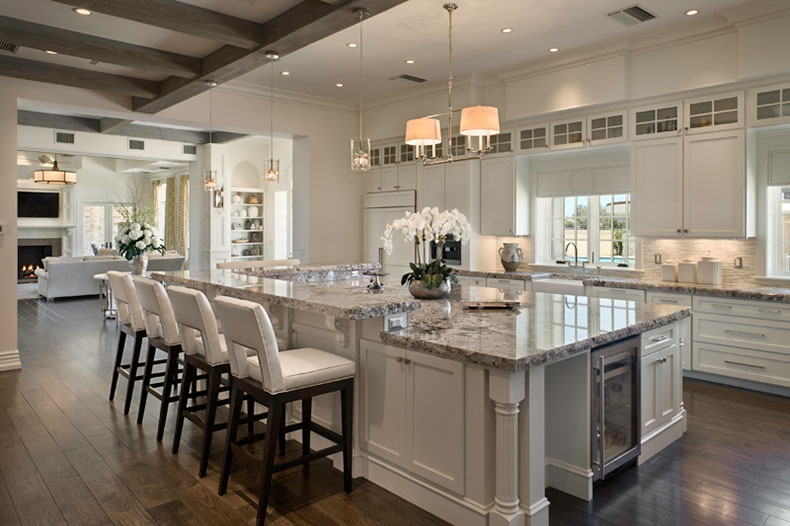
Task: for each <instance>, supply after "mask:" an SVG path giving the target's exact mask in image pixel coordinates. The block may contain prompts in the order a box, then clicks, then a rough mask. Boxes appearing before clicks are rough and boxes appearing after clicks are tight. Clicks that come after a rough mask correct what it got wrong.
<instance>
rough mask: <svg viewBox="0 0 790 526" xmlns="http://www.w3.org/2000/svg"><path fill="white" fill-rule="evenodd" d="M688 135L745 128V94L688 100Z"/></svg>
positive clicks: (733, 93) (736, 93) (686, 108)
mask: <svg viewBox="0 0 790 526" xmlns="http://www.w3.org/2000/svg"><path fill="white" fill-rule="evenodd" d="M684 116H685V124H684V128H685V130H686V132H687V133H702V132H708V131H715V130H726V129H729V128H741V127H743V92H742V91H736V92H732V93H723V94H721V95H714V96H707V97H700V98H696V99H688V100H686V101H685V111H684Z"/></svg>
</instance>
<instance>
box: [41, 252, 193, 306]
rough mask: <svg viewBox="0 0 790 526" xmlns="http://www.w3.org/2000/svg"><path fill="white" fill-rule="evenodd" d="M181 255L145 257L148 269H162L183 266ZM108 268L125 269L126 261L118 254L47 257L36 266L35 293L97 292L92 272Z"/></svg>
mask: <svg viewBox="0 0 790 526" xmlns="http://www.w3.org/2000/svg"><path fill="white" fill-rule="evenodd" d="M184 259H185V258H184V256H179V255H178V254H174V255H170V254H166V255H164V256H159V255H157V256H155V257H149V259H148V270H152V271H160V272H166V271H170V270H181V269H183V268H184ZM108 270H118V271H121V272H128V271H129V270H130V266H129V262H128V261H127V260H126V259H124V258H122V257H121V256H85V257H81V258H67V257H49V258H45V259H44V268H43V269H38V270H36V276H37V277H38V295H39V296H43V297H45V298H47V300H48V301H52V300H53V299H55V298H69V297H73V296H90V295H96V294H98V293H99V282H98V281H97V280H95V279H93V276H95V275H96V274H102V273H104V272H107V271H108Z"/></svg>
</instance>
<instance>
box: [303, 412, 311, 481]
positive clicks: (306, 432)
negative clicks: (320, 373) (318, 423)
mask: <svg viewBox="0 0 790 526" xmlns="http://www.w3.org/2000/svg"><path fill="white" fill-rule="evenodd" d="M312 415H313V399H312V398H305V399H304V400H302V426H304V427H302V456H306V455H309V454H310V420H311V418H312ZM302 466H303V468H302V469H303V470H304V472H305V473H307V472H308V471H310V462H308V461H305V463H304V464H302Z"/></svg>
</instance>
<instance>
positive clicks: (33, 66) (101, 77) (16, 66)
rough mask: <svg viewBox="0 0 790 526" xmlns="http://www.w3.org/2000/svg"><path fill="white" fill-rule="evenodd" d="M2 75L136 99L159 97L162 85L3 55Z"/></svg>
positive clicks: (0, 66) (0, 71) (0, 68)
mask: <svg viewBox="0 0 790 526" xmlns="http://www.w3.org/2000/svg"><path fill="white" fill-rule="evenodd" d="M0 75H2V76H5V77H13V78H18V79H25V80H34V81H38V82H48V83H50V84H61V85H64V86H73V87H75V88H83V89H89V90H94V91H107V92H110V93H118V94H120V95H127V96H129V97H132V98H133V99H134V98H140V97H142V98H143V99H152V98H154V97H157V96H158V95H159V87H160V84H159V83H158V82H154V81H151V80H144V79H138V78H132V77H124V76H123V75H112V74H110V73H101V72H98V71H89V70H86V69H82V68H72V67H69V66H60V65H58V64H49V63H47V62H39V61H37V60H28V59H24V58H18V57H6V56H0Z"/></svg>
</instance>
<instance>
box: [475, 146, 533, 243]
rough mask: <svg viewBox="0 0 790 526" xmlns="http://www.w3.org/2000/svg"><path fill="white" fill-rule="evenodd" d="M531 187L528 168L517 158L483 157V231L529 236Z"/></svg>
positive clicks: (481, 192) (481, 220)
mask: <svg viewBox="0 0 790 526" xmlns="http://www.w3.org/2000/svg"><path fill="white" fill-rule="evenodd" d="M528 199H529V190H528V183H527V173H526V170H517V169H516V160H515V158H514V157H512V156H511V157H500V158H492V159H484V160H483V161H482V164H481V176H480V233H481V234H483V235H501V236H526V235H529V204H528Z"/></svg>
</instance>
